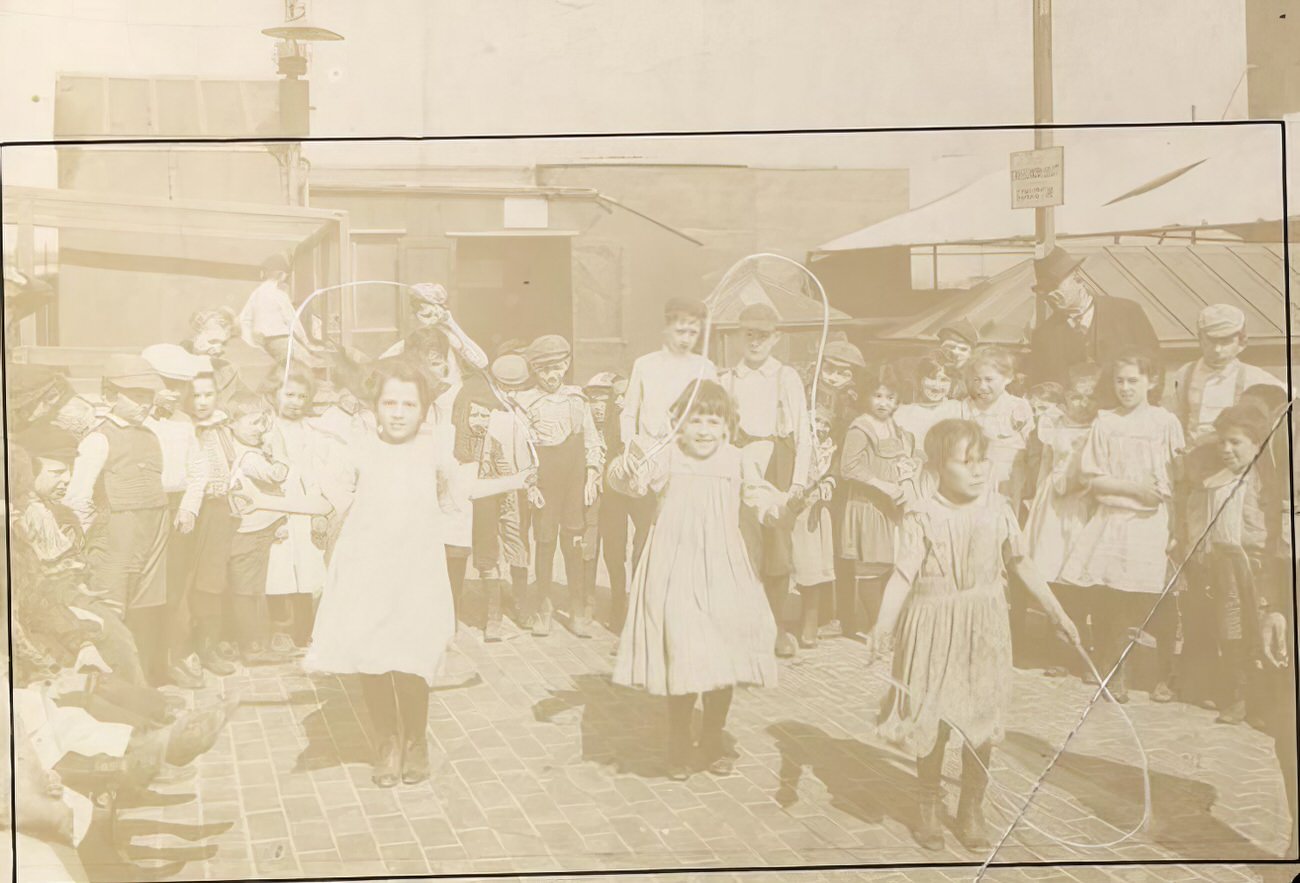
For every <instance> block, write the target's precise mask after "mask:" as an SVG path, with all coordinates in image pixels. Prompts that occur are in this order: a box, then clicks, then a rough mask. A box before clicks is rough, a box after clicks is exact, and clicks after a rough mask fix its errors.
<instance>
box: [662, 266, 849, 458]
mask: <svg viewBox="0 0 1300 883" xmlns="http://www.w3.org/2000/svg"><path fill="white" fill-rule="evenodd" d="M763 258H767V259H770V260H776V261H782V262H784V263H787V264H790V265H792V266H794V267H797V268H798V269H800V270H802V271H803V272H804V273H806V274H807V275H808V278H810V279H812V281H813V284H814V285H816V286H817V293H818V294H819V295H820V296H821V302H822V328H821V337H820V339H819V341H818V345H817V363H816V367H815V368H814V370H813V379H812V390H811V392H810V396H809V398H810V402H809V406H808V429H809V431H810V432H813V433H814V435H815V433H816V431H815V429H814V427H815V425H816V422H815V421H816V417H815V414H816V411H817V388H818V387H819V386H820V385H821V374H822V359H823V357H824V355H825V351H826V339H827V338H828V337H829V336H830V324H831V304H830V299H829V298H828V297H827V296H826V289H825V288H823V287H822V283H821V280H820V279H818V278H817V276H816V274H815V273H813V271H812V270H809V269H808V268H807V267H805V266H804V265H803V264H801V263H799V262H798V261H796V260H794V259H793V258H788V257H786V256H785V255H781V254H774V253H772V252H768V251H761V252H756V253H754V254H751V255H746V256H745V257H743V258H741V259H740V260H738V261H736V262H735V263H734V264H732V265H731V267H730V268H728V270H727V272H726V273H724V274H722V278H721V279H720V280H719V281H718V284H717V285H715V286H713V290H712V291H710V292H709V296H708V297H706V298H705V299H704V309H705V312H704V329H703V334H702V335H701V336H702V337H703V338H704V345H703V352H702V355H703V356H704V358H705V359H708V357H709V337H710V332H711V331H712V329H713V308H712V304H713V303H714V301H716V300H717V298H718V297H719V296H720V295H721V294H722V293H723V292H724V291H726V290H727V285H728V284H729V283H730V282H731V279H732V277H733V276H735V274H736V273H737V272H739V271H740V269H741V267H743V266H745V264H747V263H749V262H750V261H758V260H760V259H763ZM703 382H704V368H703V367H702V366H701V368H700V372H699V374H698V375H696V377H695V380H694V381H693V382H692V384H691V394H690V397H689V398H687V400H686V406H685V407H684V408H682V413H681V414H679V415H678V417H677V422H676V423H674V424H673V426H672V428H671V430H670V431H669V432H668V433H667V434H666V435H665V436H664V437H663V438H661V439H660V440H659V441H658V442H656V443H655V444H653V445H651V446H650V449H649V450H648V451H646V452H645V453H643V454H642V455H641V457H640V461H641V462H642V463H643V464H644V463H648V462H649V461H650V460H651V459H652V458H653V457H654V456H655V455H656V454H658V453H659V452H660V451H661V450H663V449H664V448H665V447H666V446H667V445H668V444H669V443H670V442H671V441H672V439H673V438H674V437H675V436H676V435H677V433H678V432H680V431H681V428H682V427H683V426H684V425H685V424H686V418H687V416H688V415H689V414H690V412H691V406H692V405H694V404H695V397H696V395H697V394H698V393H699V390H700V385H701V384H702V383H703Z"/></svg>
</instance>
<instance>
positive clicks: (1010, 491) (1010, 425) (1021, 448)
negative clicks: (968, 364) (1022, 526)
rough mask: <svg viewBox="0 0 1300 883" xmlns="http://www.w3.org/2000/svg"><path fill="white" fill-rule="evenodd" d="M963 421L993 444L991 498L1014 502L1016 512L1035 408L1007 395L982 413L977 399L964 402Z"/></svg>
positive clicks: (1012, 503) (991, 446)
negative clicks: (976, 426) (997, 496)
mask: <svg viewBox="0 0 1300 883" xmlns="http://www.w3.org/2000/svg"><path fill="white" fill-rule="evenodd" d="M961 419H962V420H973V421H974V422H976V423H978V424H979V426H980V429H982V430H984V435H985V436H987V437H988V440H989V462H990V466H991V467H992V474H991V475H990V476H989V482H988V490H989V493H990V494H993V493H999V494H1002V496H1004V497H1006V498H1007V499H1008V500H1009V501H1010V502H1011V509H1012V511H1013V512H1014V511H1017V510H1018V508H1019V506H1020V499H1021V494H1022V492H1023V490H1024V484H1025V476H1024V468H1025V449H1026V448H1027V447H1028V446H1029V436H1030V434H1031V433H1032V432H1033V431H1034V407H1033V405H1031V404H1029V402H1027V401H1025V400H1024V399H1022V398H1020V396H1013V395H1012V394H1011V393H1009V392H1004V393H1002V395H1000V396H998V397H997V398H996V399H995V400H994V401H993V404H991V405H989V406H988V407H987V408H985V409H983V410H980V408H978V407H977V406H976V405H975V401H974V399H962V400H961Z"/></svg>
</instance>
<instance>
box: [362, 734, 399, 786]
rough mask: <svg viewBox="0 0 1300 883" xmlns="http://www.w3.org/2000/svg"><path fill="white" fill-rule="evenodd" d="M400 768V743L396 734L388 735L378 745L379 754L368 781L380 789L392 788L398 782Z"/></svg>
mask: <svg viewBox="0 0 1300 883" xmlns="http://www.w3.org/2000/svg"><path fill="white" fill-rule="evenodd" d="M401 768H402V741H401V739H399V738H398V737H397V734H396V733H389V734H388V735H386V736H384V738H383V740H382V741H381V742H380V743H379V754H378V756H377V757H376V758H375V769H374V772H373V773H372V774H371V776H370V780H371V781H372V782H374V783H375V784H376V785H378V786H379V787H380V788H392V787H393V786H394V785H396V784H397V782H398V779H399V777H400V774H401Z"/></svg>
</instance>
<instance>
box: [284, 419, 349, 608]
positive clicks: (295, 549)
mask: <svg viewBox="0 0 1300 883" xmlns="http://www.w3.org/2000/svg"><path fill="white" fill-rule="evenodd" d="M267 444H268V445H269V447H270V449H271V454H272V459H274V460H276V461H277V462H280V463H284V464H285V465H287V466H288V467H289V475H288V477H287V478H285V480H284V483H283V487H284V488H285V491H286V492H293V493H316V492H324V491H325V490H326V489H327V488H328V487H329V485H330V481H329V476H328V474H327V473H328V472H329V471H330V470H335V471H337V469H338V456H339V455H338V451H337V447H338V446H337V443H335V442H334V441H333V440H332V439H331V437H330V436H328V435H326V434H325V433H323V432H321V431H320V430H319V429H317V428H316V427H314V426H312V425H311V424H310V423H309V422H308V421H306V420H284V419H282V418H279V417H277V418H276V420H275V425H274V427H273V428H272V430H271V432H270V433H268V434H267ZM311 519H312V517H311V516H310V515H290V516H288V517H287V518H286V519H285V526H286V527H287V529H288V532H289V536H288V537H287V538H285V539H284V540H283V541H282V542H278V543H276V544H275V545H273V546H272V547H271V559H270V561H269V563H268V565H267V572H266V594H267V595H293V594H297V593H306V594H312V595H319V594H320V592H321V588H322V587H323V586H324V585H325V552H324V550H322V549H320V548H319V547H317V546H316V544H315V543H314V542H313V541H312V537H311Z"/></svg>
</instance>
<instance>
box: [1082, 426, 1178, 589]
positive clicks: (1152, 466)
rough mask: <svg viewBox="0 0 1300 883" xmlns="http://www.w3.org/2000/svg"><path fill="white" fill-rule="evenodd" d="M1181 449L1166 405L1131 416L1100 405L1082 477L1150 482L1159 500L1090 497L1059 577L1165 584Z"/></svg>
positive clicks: (1119, 585) (1130, 585)
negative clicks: (1088, 513) (1087, 511)
mask: <svg viewBox="0 0 1300 883" xmlns="http://www.w3.org/2000/svg"><path fill="white" fill-rule="evenodd" d="M1182 449H1183V427H1182V424H1180V423H1179V422H1178V418H1177V417H1175V416H1174V415H1173V414H1172V413H1170V412H1169V411H1166V410H1165V409H1164V408H1160V407H1156V406H1153V405H1145V404H1144V405H1139V406H1138V407H1137V408H1134V409H1133V410H1132V411H1131V412H1129V413H1128V414H1119V413H1116V412H1115V411H1102V412H1101V413H1100V414H1098V415H1097V420H1096V422H1095V423H1093V425H1092V431H1091V432H1090V433H1089V435H1088V440H1087V441H1086V442H1085V443H1084V446H1083V452H1082V454H1081V455H1080V474H1081V475H1082V476H1083V478H1084V479H1085V480H1091V479H1094V478H1100V477H1103V476H1105V477H1109V478H1119V479H1123V480H1125V481H1136V482H1154V484H1155V487H1156V490H1157V492H1158V493H1159V494H1160V495H1161V497H1163V500H1162V501H1161V502H1160V503H1158V504H1156V505H1155V506H1144V505H1142V504H1141V503H1139V502H1137V501H1136V500H1133V499H1131V498H1129V497H1123V496H1109V495H1094V497H1093V498H1094V500H1095V501H1096V507H1097V508H1096V509H1095V511H1094V512H1093V514H1092V517H1091V518H1089V519H1088V523H1087V525H1085V526H1084V528H1083V530H1082V531H1080V532H1079V538H1078V541H1077V542H1076V543H1075V545H1074V548H1073V549H1071V550H1070V552H1069V554H1068V555H1066V559H1065V564H1064V566H1063V567H1062V568H1061V581H1062V582H1065V583H1069V584H1070V585H1075V586H1106V587H1108V588H1112V589H1118V590H1120V591H1123V592H1142V593H1145V594H1158V593H1159V592H1161V591H1163V590H1164V587H1165V578H1166V573H1165V572H1166V563H1167V555H1166V551H1165V550H1166V547H1167V546H1168V544H1169V527H1170V526H1169V504H1168V502H1167V501H1168V500H1169V499H1170V498H1171V496H1172V495H1173V488H1174V482H1173V475H1172V472H1171V470H1172V466H1173V461H1174V457H1176V456H1177V455H1178V453H1179V452H1180V451H1181V450H1182Z"/></svg>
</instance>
